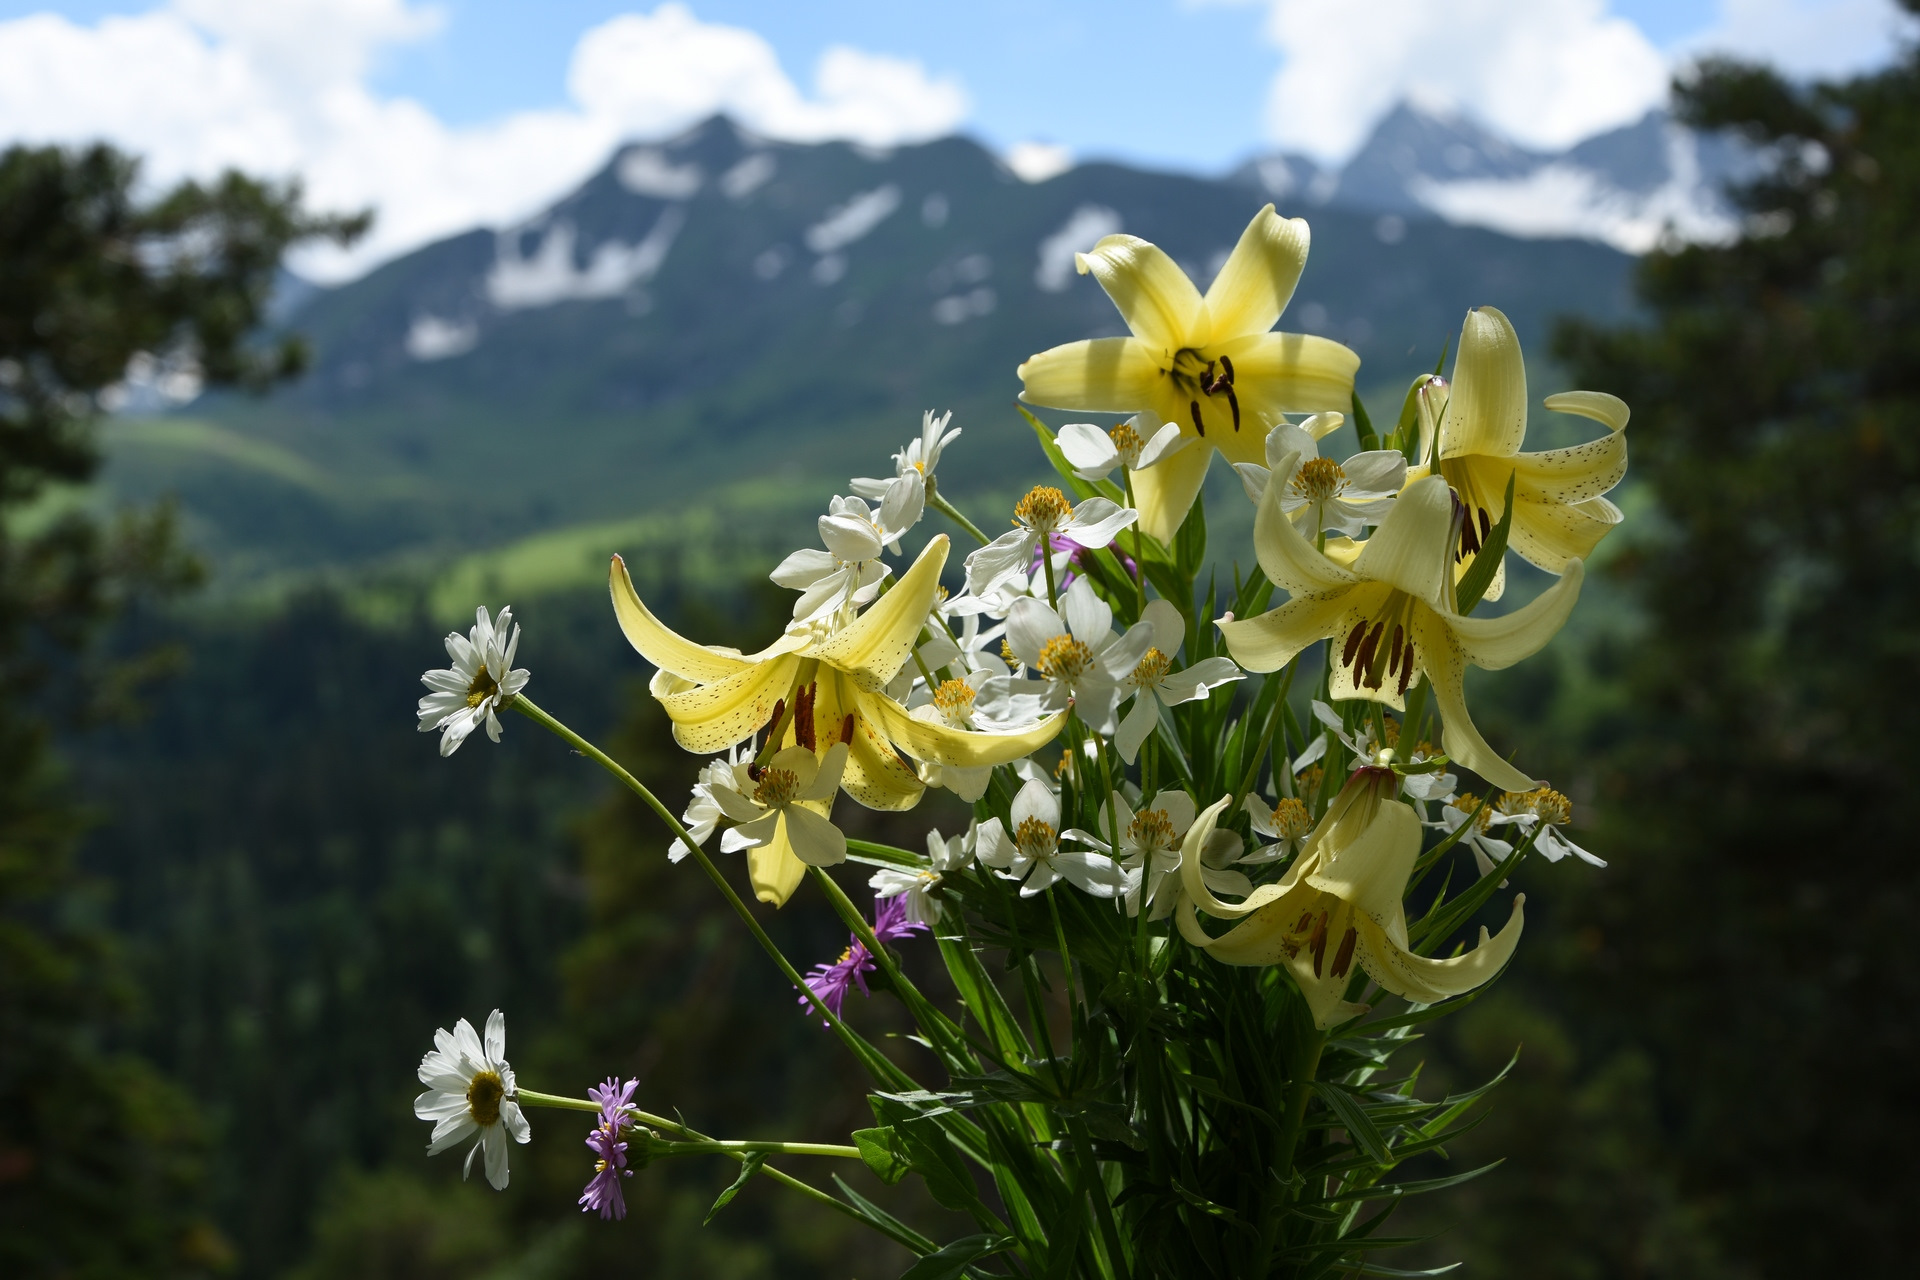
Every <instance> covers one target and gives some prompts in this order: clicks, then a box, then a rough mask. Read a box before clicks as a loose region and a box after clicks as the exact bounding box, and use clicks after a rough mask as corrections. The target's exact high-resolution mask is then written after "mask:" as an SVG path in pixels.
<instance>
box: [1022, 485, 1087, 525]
mask: <svg viewBox="0 0 1920 1280" xmlns="http://www.w3.org/2000/svg"><path fill="white" fill-rule="evenodd" d="M1072 514H1073V505H1072V504H1071V503H1069V502H1068V501H1067V495H1066V494H1064V493H1061V492H1060V491H1059V490H1058V489H1055V488H1054V487H1053V486H1051V485H1044V484H1041V485H1035V486H1034V487H1033V488H1032V489H1030V490H1028V491H1027V496H1026V497H1024V498H1022V499H1020V501H1019V502H1018V503H1017V504H1015V506H1014V508H1013V518H1014V520H1015V521H1016V522H1017V523H1019V524H1024V525H1026V526H1027V528H1029V529H1032V530H1034V531H1035V532H1036V533H1052V532H1053V531H1054V530H1055V529H1058V528H1059V527H1060V525H1061V524H1062V522H1064V521H1065V520H1066V518H1067V517H1068V516H1070V515H1072Z"/></svg>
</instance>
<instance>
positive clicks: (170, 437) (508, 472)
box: [107, 119, 1631, 593]
mask: <svg viewBox="0 0 1920 1280" xmlns="http://www.w3.org/2000/svg"><path fill="white" fill-rule="evenodd" d="M1356 181H1357V179H1356ZM1274 198H1275V199H1276V200H1277V201H1278V202H1279V204H1280V205H1281V207H1282V210H1283V212H1289V213H1304V214H1307V215H1308V216H1310V218H1311V220H1312V226H1313V249H1312V255H1311V258H1310V260H1309V262H1308V265H1307V270H1306V274H1305V276H1304V278H1303V279H1302V282H1301V285H1300V289H1299V291H1298V293H1297V294H1296V296H1295V300H1294V302H1293V304H1292V306H1291V307H1290V308H1289V310H1288V312H1287V314H1286V316H1285V317H1283V319H1282V327H1283V328H1289V329H1304V330H1308V331H1312V332H1317V333H1322V334H1326V335H1329V336H1332V337H1335V338H1338V339H1339V340H1341V341H1344V342H1347V343H1349V344H1350V345H1352V346H1353V347H1354V348H1355V349H1356V350H1357V351H1359V352H1360V354H1361V356H1362V357H1363V359H1364V360H1365V364H1364V366H1363V370H1362V378H1361V382H1362V387H1363V390H1365V391H1367V392H1368V393H1369V394H1370V395H1375V396H1376V399H1377V402H1378V405H1379V407H1380V409H1381V411H1383V412H1391V411H1392V409H1393V408H1395V407H1397V405H1398V399H1399V394H1400V392H1401V390H1402V389H1403V388H1404V387H1405V385H1406V379H1407V378H1409V377H1410V376H1411V375H1412V374H1413V373H1414V372H1416V371H1417V370H1418V369H1419V368H1421V367H1430V366H1431V365H1432V363H1433V361H1434V359H1435V358H1436V356H1437V355H1438V353H1439V351H1440V349H1441V347H1442V345H1443V344H1445V343H1446V342H1447V341H1448V340H1449V339H1450V338H1451V337H1453V336H1454V335H1455V334H1457V333H1458V330H1459V325H1460V317H1461V315H1462V313H1463V312H1464V311H1465V310H1466V309H1467V308H1468V307H1470V306H1474V305H1478V304H1482V303H1493V304H1497V305H1499V306H1500V307H1501V308H1502V309H1504V310H1506V311H1507V312H1508V314H1509V315H1511V316H1512V317H1513V319H1514V321H1515V323H1516V325H1517V326H1518V327H1519V330H1520V332H1521V334H1522V336H1523V338H1524V339H1525V340H1526V341H1527V342H1528V343H1529V347H1530V350H1532V351H1533V352H1534V353H1535V354H1536V355H1540V354H1544V351H1545V340H1546V335H1547V332H1548V328H1549V325H1550V322H1551V320H1552V318H1553V317H1554V316H1556V315H1558V314H1561V313H1565V312H1569V311H1580V312H1584V313H1586V314H1589V315H1594V316H1598V317H1603V318H1611V317H1617V316H1619V315H1621V314H1623V313H1624V312H1625V311H1626V310H1627V309H1628V307H1629V306H1630V301H1629V288H1628V273H1629V270H1630V268H1631V260H1630V258H1629V257H1627V256H1626V255H1624V254H1622V253H1620V252H1619V251H1617V250H1615V249H1613V248H1610V247H1608V246H1605V245H1601V244H1596V243H1592V242H1590V241H1586V240H1578V239H1561V240H1553V239H1516V238H1513V237H1510V236H1505V235H1501V234H1498V233H1496V232H1493V231H1489V230H1486V229H1483V228H1478V227H1469V226H1455V225H1451V224H1449V223H1446V222H1444V221H1441V220H1438V219H1435V218H1407V219H1406V220H1405V222H1404V224H1403V225H1401V226H1398V227H1388V226H1384V225H1383V224H1382V223H1381V221H1380V218H1379V216H1378V215H1377V213H1375V212H1374V211H1372V210H1361V209H1355V208H1348V207H1344V206H1342V205H1339V204H1337V203H1328V204H1325V205H1316V204H1314V203H1313V201H1312V200H1311V199H1310V198H1308V196H1307V195H1305V194H1297V193H1293V192H1280V193H1278V194H1277V195H1276V196H1275V197H1274ZM1267 199H1268V195H1267V193H1266V192H1265V191H1262V190H1253V189H1249V187H1248V185H1247V184H1246V182H1244V181H1242V180H1234V179H1222V180H1209V179H1204V178H1198V177H1191V176H1183V175H1178V174H1168V173H1153V172H1144V171H1141V170H1137V169H1131V168H1127V167H1123V166H1119V165H1113V164H1087V165H1082V166H1080V167H1077V168H1074V169H1072V170H1070V171H1068V172H1066V173H1062V174H1060V175H1058V176H1056V177H1053V178H1051V179H1049V180H1047V181H1044V182H1038V183H1027V182H1023V181H1021V180H1020V179H1019V178H1017V177H1016V176H1015V175H1014V174H1013V173H1012V172H1011V171H1010V170H1008V169H1007V168H1006V166H1005V165H1003V164H1002V163H1001V162H1000V161H999V160H997V159H996V158H995V157H994V156H993V155H992V154H991V153H989V152H988V151H986V150H985V149H984V148H982V147H980V146H979V145H977V144H975V143H973V142H971V141H968V140H966V139H963V138H948V139H944V140H940V141H936V142H931V143H928V144H925V145H921V146H913V147H902V148H899V149H896V150H892V151H886V152H881V151H874V150H871V149H864V148H859V147H855V146H851V145H847V144H842V143H827V144H821V145H796V144H788V143H778V142H772V141H768V140H766V139H763V138H759V137H756V136H754V135H753V134H751V133H749V132H747V131H745V130H743V129H741V128H739V127H738V126H736V125H734V124H732V123H731V122H729V121H727V120H725V119H714V120H710V121H708V122H706V123H704V124H702V125H700V126H699V127H697V128H694V129H692V130H690V131H689V132H687V133H686V134H684V135H682V136H681V137H678V138H675V139H673V140H672V141H670V142H665V143H660V144H646V145H633V146H628V147H625V148H623V149H622V150H620V151H619V152H618V153H617V154H616V155H615V156H613V157H612V159H611V160H610V161H609V163H608V164H607V166H606V167H605V168H604V169H602V170H601V171H600V172H599V173H597V174H595V175H594V176H593V177H592V178H591V179H589V180H588V181H587V182H586V183H585V184H583V185H582V186H581V187H580V188H579V189H578V190H577V191H574V192H573V193H571V194H570V195H568V196H566V197H565V198H564V199H562V200H560V201H559V202H557V203H556V204H554V205H553V206H552V207H551V208H549V209H547V210H546V211H544V212H543V213H541V214H540V215H539V216H537V217H535V218H532V219H530V220H529V221H527V222H525V223H523V224H521V225H518V226H513V227H508V228H505V229H502V230H499V231H493V230H475V231H471V232H468V233H466V234H463V235H458V236H454V237H452V238H450V239H447V240H443V241H441V242H439V243H437V244H432V245H429V246H427V247H425V248H422V249H420V250H418V251H416V252H414V253H411V254H408V255H407V256H405V257H403V258H400V259H398V260H396V261H393V262H390V263H388V264H386V265H385V266H383V267H381V268H379V269H378V270H376V271H374V272H372V273H371V274H369V275H367V276H365V277H363V278H361V279H359V280H357V281H354V282H352V283H350V284H347V285H345V286H342V287H339V288H334V289H325V290H316V291H313V292H312V294H311V296H308V297H306V298H304V299H301V298H297V297H296V298H294V299H293V300H292V301H291V302H290V303H289V304H288V310H289V311H290V316H289V322H290V323H291V324H292V325H293V326H294V327H296V328H298V329H299V330H300V331H302V332H303V333H305V334H306V335H307V336H308V337H309V339H310V340H311V342H312V344H313V347H314V351H315V363H314V366H313V368H312V370H311V372H310V373H309V374H308V376H307V377H305V378H304V379H303V380H302V381H301V382H300V383H299V384H297V385H295V386H292V387H289V388H286V389H284V390H282V391H280V392H278V393H276V394H275V395H273V396H271V397H269V398H267V399H264V400H250V399H247V398H244V397H239V396H232V395H222V396H207V397H203V398H201V399H200V400H198V401H195V402H194V403H192V404H191V405H189V406H187V407H186V408H184V409H181V410H178V411H176V412H175V413H174V414H171V415H167V416H161V417H157V418H143V419H123V420H120V421H117V422H116V423H115V424H114V425H113V427H112V429H111V430H110V432H109V453H110V465H109V467H108V471H107V481H108V484H109V486H110V488H111V490H112V491H113V492H114V493H115V494H117V495H120V496H125V497H132V498H152V497H155V496H159V495H162V494H172V495H176V496H177V497H178V499H179V501H180V503H181V507H182V510H183V512H184V516H185V519H186V521H187V527H188V530H189V533H190V535H191V536H192V537H193V538H194V539H195V540H196V542H197V543H198V544H199V545H200V546H202V547H203V548H205V550H206V551H207V553H208V554H209V555H210V557H211V558H212V559H213V561H214V563H215V565H216V568H217V570H218V573H219V580H220V581H221V582H222V583H223V584H225V585H227V586H232V587H239V586H245V585H247V584H254V585H256V586H257V585H258V584H260V583H262V582H269V581H281V580H286V579H287V578H288V577H289V575H292V576H296V577H297V576H298V575H301V574H307V573H311V572H313V571H315V570H318V569H326V568H340V567H347V568H351V569H353V570H354V571H355V572H364V571H366V570H369V569H374V568H381V567H384V568H387V569H399V570H404V571H406V572H414V571H416V570H418V569H419V568H420V567H421V566H427V567H437V568H444V566H445V565H447V564H448V563H449V562H450V561H451V562H456V563H455V565H454V568H453V569H452V570H447V572H454V573H456V574H457V573H466V574H467V577H466V578H464V579H462V581H463V582H466V583H467V586H466V587H465V588H463V589H465V590H468V591H469V592H470V593H472V592H479V591H482V590H486V589H489V587H488V584H490V583H491V584H495V585H498V582H499V581H502V579H500V575H501V574H506V575H507V577H506V578H505V579H504V581H505V582H506V583H507V584H508V585H513V584H517V583H519V582H521V581H522V580H525V581H532V582H537V581H541V580H544V579H545V578H546V577H551V576H555V575H558V576H560V577H567V576H569V575H572V576H579V575H581V574H583V573H590V574H593V575H597V574H599V573H601V572H603V571H604V569H603V566H604V563H605V560H604V556H605V553H606V551H608V550H612V549H616V548H624V549H626V550H628V551H639V552H643V553H645V554H643V555H641V557H640V559H642V560H643V561H652V562H655V563H665V562H673V563H674V564H675V565H676V566H677V568H678V569H679V570H680V571H682V572H701V571H704V570H705V569H707V568H713V569H714V570H715V571H721V570H723V569H724V568H725V566H726V565H727V564H729V563H731V562H732V561H734V560H737V559H739V558H742V557H744V556H746V555H748V554H749V553H751V554H752V555H755V556H758V555H759V554H761V549H762V548H763V547H764V546H765V544H766V543H767V542H768V541H770V540H780V541H783V542H784V544H785V545H787V546H792V545H798V543H797V542H795V541H794V539H799V540H800V541H802V542H810V541H811V537H812V535H811V526H812V519H813V516H814V515H815V514H817V512H818V511H820V510H821V509H823V508H824V504H825V501H826V499H827V498H828V497H829V496H831V495H832V494H833V493H835V492H844V491H845V484H846V479H847V477H848V476H850V475H872V474H884V473H885V469H886V468H887V466H888V465H889V463H888V459H889V456H890V454H891V452H892V451H893V450H894V449H896V448H898V447H899V446H900V445H901V444H902V443H903V442H904V441H905V440H906V439H907V438H908V436H909V435H911V434H912V433H913V432H914V431H915V430H916V429H917V426H918V423H919V418H920V413H921V411H922V410H923V409H926V408H938V409H947V408H951V409H953V410H954V411H955V419H954V421H955V425H958V426H961V427H962V428H964V430H965V432H966V435H965V437H964V438H963V440H962V441H961V443H960V445H959V446H958V447H957V448H956V449H955V450H953V451H951V452H950V454H949V455H948V459H947V460H946V461H944V462H943V463H942V472H941V478H942V481H943V483H944V484H945V486H946V487H947V489H948V491H949V492H951V493H956V494H968V493H973V494H982V495H986V494H991V495H993V497H994V500H995V501H996V502H1002V501H1006V500H1009V499H1010V497H1011V495H1012V494H1013V493H1014V492H1015V491H1016V490H1018V489H1021V488H1024V487H1025V486H1026V485H1028V484H1031V483H1033V482H1034V481H1035V480H1037V479H1039V478H1040V470H1041V467H1040V459H1039V456H1038V454H1037V453H1036V452H1034V451H1033V448H1032V442H1031V437H1030V434H1029V432H1028V430H1027V428H1026V427H1025V426H1024V425H1023V424H1022V423H1021V420H1020V418H1019V417H1018V415H1017V414H1016V413H1015V412H1014V411H1013V400H1014V397H1015V396H1016V395H1017V393H1018V391H1019V381H1018V379H1017V378H1016V377H1015V375H1014V370H1015V367H1016V366H1017V365H1018V364H1019V362H1020V361H1021V360H1022V359H1024V358H1025V357H1026V356H1027V355H1029V354H1030V353H1032V352H1034V351H1036V350H1039V349H1042V348H1044V347H1047V346H1050V345H1053V344H1055V343H1058V342H1064V341H1068V340H1070V339H1074V338H1079V337H1087V336H1096V335H1101V334H1116V333H1121V332H1124V329H1123V327H1122V325H1121V322H1120V319H1119V316H1118V314H1117V313H1116V312H1115V310H1114V308H1113V305H1112V304H1111V303H1110V302H1109V301H1108V300H1107V298H1106V297H1105V295H1104V294H1102V293H1101V291H1100V289H1099V288H1098V287H1097V286H1096V285H1095V284H1094V283H1093V281H1092V280H1091V279H1088V278H1084V277H1079V276H1077V275H1076V274H1075V273H1074V267H1073V255H1074V253H1075V251H1077V250H1082V249H1086V248H1088V247H1091V245H1092V244H1093V243H1094V242H1095V241H1096V240H1097V239H1099V238H1100V237H1101V236H1102V235H1106V234H1108V233H1111V232H1114V231H1119V230H1122V229H1124V230H1126V231H1129V232H1133V233H1136V234H1138V235H1141V236H1144V237H1146V238H1148V239H1151V240H1154V241H1156V242H1158V243H1159V244H1161V245H1162V246H1164V247H1165V248H1166V249H1167V250H1168V251H1169V252H1170V253H1171V254H1172V255H1173V256H1174V257H1175V258H1176V259H1177V260H1178V261H1180V262H1181V263H1182V264H1183V265H1184V266H1186V268H1187V269H1188V270H1189V271H1190V272H1192V273H1193V274H1194V275H1195V276H1196V278H1198V279H1200V280H1201V281H1203V282H1204V281H1205V280H1207V279H1208V278H1210V277H1211V275H1212V274H1213V273H1214V272H1215V271H1217V270H1218V268H1219V265H1220V264H1221V262H1223V261H1224V259H1225V257H1226V254H1227V251H1228V249H1229V248H1230V247H1231V246H1232V244H1233V243H1234V241H1235V240H1236V239H1237V237H1238V236H1239V234H1240V232H1241V230H1242V228H1243V227H1244V226H1245V225H1246V222H1247V220H1248V218H1249V217H1251V216H1252V215H1253V213H1254V212H1255V211H1256V210H1257V209H1258V208H1259V207H1260V206H1261V204H1263V203H1265V201H1266V200H1267ZM1060 420H1062V418H1061V416H1060V415H1055V416H1054V421H1055V422H1058V421H1060ZM501 548H506V550H499V549H501ZM474 556H479V557H481V560H480V561H479V562H478V564H477V567H476V562H474V561H473V559H472V558H473V557H474ZM461 557H466V559H465V560H462V559H461ZM461 565H465V566H466V568H465V569H462V568H461V567H460V566H461ZM515 575H519V576H515ZM504 589H505V588H504V587H502V590H504Z"/></svg>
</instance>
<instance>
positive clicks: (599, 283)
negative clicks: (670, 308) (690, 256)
mask: <svg viewBox="0 0 1920 1280" xmlns="http://www.w3.org/2000/svg"><path fill="white" fill-rule="evenodd" d="M686 220H687V215H686V213H685V212H684V211H683V210H682V209H681V208H680V206H679V205H668V206H667V207H666V208H665V209H662V210H661V211H660V216H659V217H658V218H656V219H654V223H653V228H652V230H650V231H648V232H647V234H646V236H645V237H643V238H642V239H641V240H640V241H638V242H637V243H635V244H624V243H622V242H621V241H618V240H607V241H604V242H603V243H601V244H600V245H598V246H597V247H596V248H595V249H594V251H593V256H592V257H591V258H590V259H588V261H587V264H586V265H585V266H584V267H582V266H579V265H577V262H576V254H575V252H574V250H575V241H576V239H577V233H576V232H575V231H574V227H573V224H572V223H571V222H564V221H559V222H555V223H554V224H553V225H552V226H550V227H549V228H547V231H546V233H545V234H544V235H543V236H542V237H541V238H540V245H539V247H538V248H537V249H535V250H534V251H533V253H532V254H530V255H524V256H523V255H522V253H521V251H520V241H521V238H522V235H523V234H524V233H523V232H521V231H508V232H503V233H501V235H500V236H499V238H498V240H497V242H496V249H495V256H494V263H493V269H492V270H491V271H489V272H488V273H487V284H486V289H487V297H488V299H489V300H491V301H492V303H493V305H494V306H496V307H498V308H500V310H502V311H518V310H523V309H526V308H529V307H550V306H552V305H554V304H555V303H558V302H573V301H581V300H587V299H594V298H617V297H619V296H620V295H621V294H623V293H625V292H627V291H628V290H629V289H631V288H632V287H633V286H634V285H636V284H641V283H643V282H645V281H647V280H651V279H652V278H653V277H654V275H655V274H656V273H657V272H658V271H659V270H660V268H661V266H662V265H663V264H664V263H665V262H666V260H667V251H668V250H669V249H671V248H672V247H673V240H674V237H675V236H677V235H679V234H680V228H681V227H682V226H683V225H685V223H686Z"/></svg>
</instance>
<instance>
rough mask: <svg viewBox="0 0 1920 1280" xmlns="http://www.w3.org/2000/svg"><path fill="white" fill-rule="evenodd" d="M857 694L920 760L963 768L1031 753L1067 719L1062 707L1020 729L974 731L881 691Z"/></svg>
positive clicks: (865, 709)
mask: <svg viewBox="0 0 1920 1280" xmlns="http://www.w3.org/2000/svg"><path fill="white" fill-rule="evenodd" d="M855 696H856V697H858V699H859V705H860V710H861V712H862V713H863V714H864V715H865V716H866V717H867V718H870V719H871V720H872V721H873V724H874V726H875V728H877V729H878V730H879V731H880V734H881V736H883V737H885V738H886V739H888V740H889V741H891V742H892V743H893V744H894V745H895V746H897V747H899V748H900V750H902V751H904V752H906V753H907V754H908V755H910V756H912V757H913V758H914V759H915V760H928V761H931V762H933V763H934V764H940V765H948V766H951V767H955V768H962V769H977V768H981V767H983V766H991V765H996V764H1011V763H1012V762H1013V761H1015V760H1018V759H1019V758H1020V757H1022V756H1030V755H1032V754H1033V753H1034V752H1035V751H1038V750H1039V749H1040V748H1041V747H1044V746H1046V745H1047V744H1048V743H1049V742H1052V741H1053V740H1054V739H1055V738H1056V737H1058V736H1059V735H1060V730H1061V728H1062V727H1063V726H1064V725H1065V724H1066V718H1067V717H1066V713H1065V712H1064V711H1063V712H1058V713H1056V714H1054V715H1051V716H1049V717H1047V718H1046V719H1045V720H1042V721H1041V722H1040V723H1039V724H1037V725H1034V726H1033V727H1032V728H1031V729H1024V730H1021V731H1020V732H1018V733H975V732H971V731H969V730H966V729H954V728H949V727H948V726H947V725H944V724H937V723H934V722H931V721H927V720H921V719H918V718H916V717H914V716H913V715H910V714H909V713H908V712H907V710H906V708H904V707H902V706H901V705H900V704H899V703H897V702H894V701H893V700H892V699H890V698H886V697H882V696H880V695H878V694H857V695H855Z"/></svg>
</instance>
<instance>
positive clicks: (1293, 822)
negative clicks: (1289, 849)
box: [1273, 796, 1313, 840]
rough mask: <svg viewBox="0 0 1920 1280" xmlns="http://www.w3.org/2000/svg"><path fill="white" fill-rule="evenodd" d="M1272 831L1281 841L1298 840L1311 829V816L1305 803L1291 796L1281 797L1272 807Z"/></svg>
mask: <svg viewBox="0 0 1920 1280" xmlns="http://www.w3.org/2000/svg"><path fill="white" fill-rule="evenodd" d="M1273 829H1274V830H1275V831H1276V832H1278V833H1279V835H1280V838H1281V839H1283V840H1298V839H1299V838H1300V837H1302V836H1304V835H1306V834H1307V832H1309V831H1311V830H1312V829H1313V815H1312V814H1311V813H1309V812H1307V806H1306V804H1305V802H1303V801H1301V800H1298V799H1295V798H1294V797H1293V796H1281V797H1280V802H1279V803H1278V804H1276V805H1274V806H1273Z"/></svg>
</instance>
